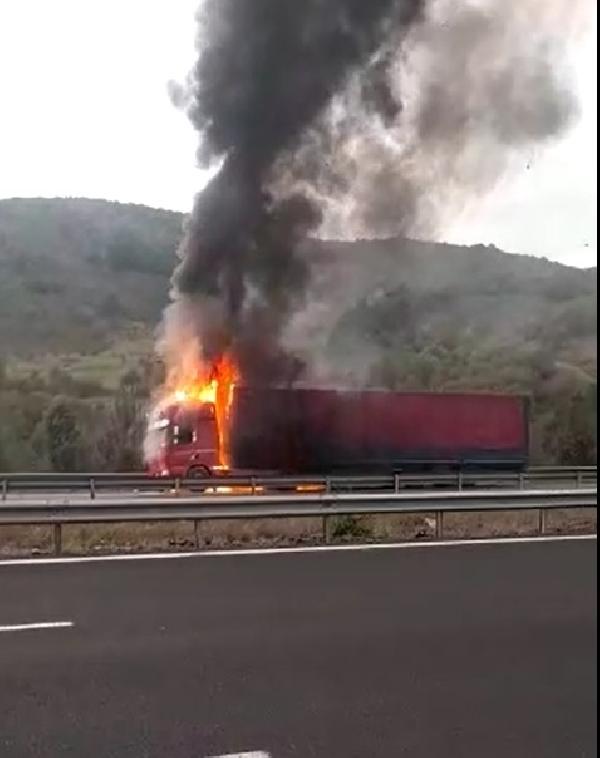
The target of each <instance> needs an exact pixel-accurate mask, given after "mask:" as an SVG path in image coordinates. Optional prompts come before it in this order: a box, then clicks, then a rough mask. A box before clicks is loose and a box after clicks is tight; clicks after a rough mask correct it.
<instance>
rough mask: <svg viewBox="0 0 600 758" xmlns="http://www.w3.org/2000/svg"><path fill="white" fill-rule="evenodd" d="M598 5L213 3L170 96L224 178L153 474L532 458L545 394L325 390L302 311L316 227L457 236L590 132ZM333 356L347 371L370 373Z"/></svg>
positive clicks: (186, 317) (197, 210)
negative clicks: (534, 156)
mask: <svg viewBox="0 0 600 758" xmlns="http://www.w3.org/2000/svg"><path fill="white" fill-rule="evenodd" d="M578 5H579V2H578V1H577V0H575V1H574V0H569V2H564V3H548V2H545V0H531V1H530V2H527V3H523V4H519V12H518V13H517V12H513V9H512V5H511V6H510V11H509V10H507V9H508V8H509V5H508V4H506V3H502V2H481V3H458V4H457V3H455V2H451V1H450V0H436V1H433V0H369V2H367V1H366V0H327V2H323V0H303V1H302V2H298V0H261V1H260V2H252V3H251V2H244V1H243V0H204V2H203V3H202V6H201V10H200V11H199V13H198V16H197V18H198V35H197V49H198V56H197V59H196V61H195V63H194V66H193V69H192V71H191V72H190V74H189V76H188V77H187V78H186V80H185V84H182V85H177V86H176V87H175V88H174V89H173V91H172V95H174V102H176V103H177V104H178V105H179V106H180V107H182V108H183V109H184V110H185V112H186V113H187V115H188V117H189V119H190V121H191V123H192V125H193V127H194V129H195V130H196V131H197V133H198V150H197V153H196V157H197V160H198V162H199V165H200V166H201V167H203V168H205V169H207V170H209V171H210V177H211V178H210V179H209V180H208V182H207V183H206V184H205V185H204V186H203V188H202V189H201V191H200V192H199V193H198V194H197V195H196V198H195V200H194V204H193V207H192V209H191V213H190V215H189V217H188V218H187V220H186V224H185V228H184V232H183V236H182V239H181V242H180V244H179V247H178V250H177V258H178V261H177V264H176V268H175V271H174V274H173V278H172V281H171V290H170V303H169V305H168V306H167V308H166V309H165V311H164V314H163V318H162V322H161V327H160V331H159V336H160V338H159V342H158V345H157V347H158V352H159V354H160V356H161V359H162V360H163V362H164V365H165V368H166V381H165V385H164V387H163V388H162V389H161V394H160V397H159V398H158V402H157V404H156V405H155V408H154V411H153V414H152V419H151V422H150V424H149V429H148V434H147V439H146V460H147V463H148V467H149V469H150V470H151V471H152V472H153V473H155V474H169V475H171V476H192V475H198V474H206V473H218V472H228V471H231V472H233V471H235V472H238V471H246V470H247V471H253V470H256V471H279V472H294V473H300V472H311V473H317V472H319V471H326V472H333V471H339V470H343V471H372V470H388V471H402V470H407V469H417V470H419V469H429V470H431V469H439V468H460V467H469V468H473V467H475V468H489V467H494V468H511V469H513V468H514V469H518V468H521V467H523V466H524V465H526V462H527V454H528V453H527V450H528V405H527V401H526V399H524V398H522V397H516V396H509V395H500V394H464V393H463V394H436V393H396V392H382V391H380V390H377V389H373V390H367V391H363V392H354V391H350V390H345V391H334V390H325V389H320V390H317V389H307V388H306V386H305V384H306V383H310V382H311V381H313V382H314V381H319V382H321V381H322V377H323V374H322V373H320V372H319V371H313V370H311V369H314V368H315V366H314V365H311V364H314V363H315V361H317V362H320V358H319V357H318V356H317V355H316V354H315V351H314V350H313V348H314V344H312V341H311V337H310V336H307V338H306V344H302V345H297V344H295V343H294V344H293V345H292V344H291V343H290V342H289V340H288V339H287V328H288V326H289V324H290V322H291V320H292V319H293V317H294V316H295V315H297V314H299V313H301V312H302V310H303V309H309V308H310V296H309V294H310V293H309V290H310V284H311V281H312V280H313V274H314V273H315V272H314V271H313V268H314V262H313V261H312V259H311V258H310V257H309V256H307V246H306V243H307V241H309V240H311V239H312V238H315V237H316V238H327V237H328V238H336V239H337V238H343V239H353V240H361V239H383V238H388V239H389V238H394V239H399V240H401V239H405V238H410V237H416V238H419V239H436V238H440V237H442V236H444V234H445V230H446V229H447V228H448V224H449V223H450V224H452V223H454V221H455V220H456V219H457V218H458V216H459V214H461V213H462V212H463V211H464V210H465V209H466V208H467V207H468V205H469V204H470V203H471V202H475V201H478V200H479V199H480V198H482V197H484V196H485V195H486V193H488V192H490V191H491V190H493V188H494V187H495V186H496V184H497V182H498V181H499V180H500V179H502V178H503V177H504V176H505V175H506V173H507V172H509V171H512V168H513V166H514V165H516V163H515V158H516V157H518V155H519V153H526V154H527V155H529V154H530V153H531V150H532V148H534V147H536V146H537V145H543V144H544V143H546V142H548V141H550V140H552V139H554V138H556V137H559V136H560V135H561V134H562V133H564V131H565V130H566V129H567V128H569V127H570V125H571V124H572V123H573V119H574V117H575V116H576V114H577V112H578V109H577V107H576V99H575V98H574V96H573V93H572V92H571V89H570V87H569V86H568V77H567V76H566V73H567V72H566V69H565V67H564V66H563V63H564V61H566V60H567V58H566V55H565V52H566V41H567V40H568V39H569V38H571V37H573V36H574V35H575V34H577V33H578V31H577V30H578V29H579V28H580V23H581V22H580V21H579V20H578V19H579V18H580V15H581V14H579V13H577V12H576V11H575V6H578ZM521 6H522V7H521ZM365 266H367V267H369V266H371V261H369V260H365ZM333 296H334V295H333V294H332V298H333ZM406 317H407V314H400V315H399V316H398V318H399V319H401V318H406ZM471 326H472V325H469V329H470V328H471ZM223 356H227V358H223ZM368 359H369V357H368V355H365V356H359V361H358V363H360V366H361V367H362V366H363V365H365V362H366V361H367V360H368ZM197 367H213V368H212V370H210V369H209V370H208V371H204V370H201V371H200V374H201V375H200V374H199V373H198V370H197ZM320 368H322V367H320ZM327 368H328V371H327V376H329V377H331V379H330V380H328V381H329V382H330V384H331V385H332V386H339V385H340V384H343V385H350V386H352V385H362V382H361V381H360V377H358V376H356V377H355V376H349V375H348V376H346V375H345V374H344V372H342V374H341V375H337V376H336V371H337V367H336V366H334V365H332V366H329V367H327ZM189 377H192V379H191V380H190V379H189ZM312 377H319V379H318V380H317V379H312ZM346 379H348V381H346ZM301 382H302V384H301Z"/></svg>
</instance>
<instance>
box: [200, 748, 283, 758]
mask: <svg viewBox="0 0 600 758" xmlns="http://www.w3.org/2000/svg"><path fill="white" fill-rule="evenodd" d="M212 758H271V753H265V752H264V750H254V751H252V750H251V751H250V752H249V753H225V754H224V755H214V756H212Z"/></svg>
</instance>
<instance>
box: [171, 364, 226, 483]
mask: <svg viewBox="0 0 600 758" xmlns="http://www.w3.org/2000/svg"><path fill="white" fill-rule="evenodd" d="M195 373H196V377H195V378H194V379H190V380H187V381H185V380H184V381H181V382H180V383H177V384H176V386H175V389H174V390H173V392H172V394H171V395H170V397H168V398H166V400H165V401H166V403H167V404H170V403H173V402H176V403H211V404H212V405H213V406H214V408H215V417H216V422H217V436H218V443H219V455H218V459H219V466H220V467H221V468H223V469H227V468H230V462H231V461H230V452H229V422H230V411H231V405H232V403H233V390H234V388H235V385H236V383H237V382H238V380H239V375H238V371H237V368H236V365H235V363H234V362H233V360H232V359H231V358H230V357H229V356H228V355H222V356H221V357H220V358H219V359H218V360H217V361H215V363H214V364H213V366H212V368H211V369H210V371H208V372H205V371H202V370H196V372H195Z"/></svg>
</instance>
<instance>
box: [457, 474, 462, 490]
mask: <svg viewBox="0 0 600 758" xmlns="http://www.w3.org/2000/svg"><path fill="white" fill-rule="evenodd" d="M462 488H463V472H462V471H459V472H458V491H459V492H460V491H461V490H462Z"/></svg>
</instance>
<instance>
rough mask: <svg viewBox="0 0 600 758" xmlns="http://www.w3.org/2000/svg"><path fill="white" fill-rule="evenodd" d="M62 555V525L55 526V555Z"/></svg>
mask: <svg viewBox="0 0 600 758" xmlns="http://www.w3.org/2000/svg"><path fill="white" fill-rule="evenodd" d="M61 553H62V524H54V555H60V554H61Z"/></svg>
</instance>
